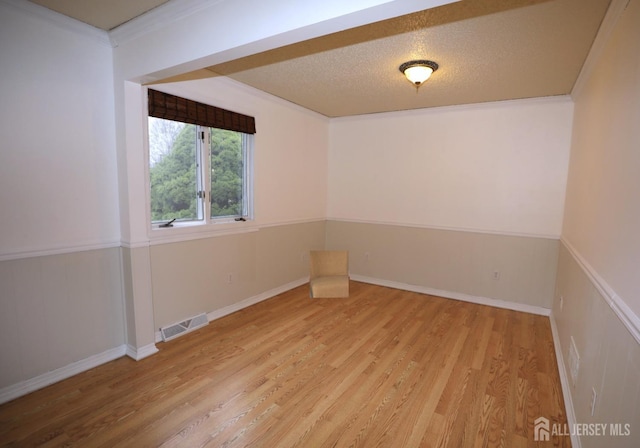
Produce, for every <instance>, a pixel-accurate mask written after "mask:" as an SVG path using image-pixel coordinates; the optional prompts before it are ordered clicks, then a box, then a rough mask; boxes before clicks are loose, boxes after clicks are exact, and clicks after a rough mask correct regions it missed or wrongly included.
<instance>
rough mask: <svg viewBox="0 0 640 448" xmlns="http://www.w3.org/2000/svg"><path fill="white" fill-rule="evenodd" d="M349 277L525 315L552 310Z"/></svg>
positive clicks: (404, 284) (352, 275) (545, 312)
mask: <svg viewBox="0 0 640 448" xmlns="http://www.w3.org/2000/svg"><path fill="white" fill-rule="evenodd" d="M349 277H351V279H352V280H355V281H357V282H363V283H371V284H373V285H379V286H387V287H389V288H395V289H402V290H405V291H411V292H418V293H421V294H429V295H431V296H438V297H444V298H446V299H454V300H461V301H463V302H470V303H477V304H479V305H488V306H493V307H496V308H503V309H507V310H513V311H521V312H523V313H530V314H537V315H540V316H549V315H550V314H551V310H550V309H549V308H543V307H541V306H535V305H528V304H526V303H517V302H507V301H506V300H500V299H492V298H489V297H480V296H472V295H469V294H463V293H459V292H452V291H443V290H440V289H434V288H429V287H427V286H420V285H410V284H408V283H401V282H395V281H392V280H382V279H378V278H372V277H365V276H363V275H356V274H349Z"/></svg>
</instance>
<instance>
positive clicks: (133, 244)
mask: <svg viewBox="0 0 640 448" xmlns="http://www.w3.org/2000/svg"><path fill="white" fill-rule="evenodd" d="M120 246H121V247H123V248H125V249H140V248H141V247H149V246H150V243H149V240H142V241H122V242H120Z"/></svg>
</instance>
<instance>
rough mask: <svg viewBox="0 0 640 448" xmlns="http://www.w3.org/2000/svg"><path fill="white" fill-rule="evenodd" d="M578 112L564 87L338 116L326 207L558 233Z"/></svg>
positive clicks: (343, 216)
mask: <svg viewBox="0 0 640 448" xmlns="http://www.w3.org/2000/svg"><path fill="white" fill-rule="evenodd" d="M426 89H427V90H423V91H421V92H420V93H419V94H421V95H425V94H428V93H429V92H428V86H427V87H426ZM572 112H573V105H572V103H571V101H570V100H568V99H567V98H564V97H562V98H555V99H537V100H523V101H508V102H500V103H489V104H480V105H472V106H455V107H446V108H436V109H427V110H418V111H411V112H399V113H388V114H378V115H367V116H359V117H352V118H344V119H335V120H332V122H331V126H330V150H329V178H330V182H329V207H328V216H329V218H330V219H338V220H356V221H367V222H377V223H394V224H410V225H417V226H427V227H438V228H447V229H466V230H474V231H485V232H496V233H506V234H521V235H533V236H544V237H556V238H557V237H558V236H559V235H560V229H561V226H562V212H563V207H564V193H565V183H566V173H567V164H568V159H569V147H570V138H571V131H570V130H571V120H572Z"/></svg>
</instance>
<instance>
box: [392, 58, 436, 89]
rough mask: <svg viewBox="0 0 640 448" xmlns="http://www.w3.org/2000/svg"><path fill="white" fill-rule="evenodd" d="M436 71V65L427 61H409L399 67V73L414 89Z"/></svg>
mask: <svg viewBox="0 0 640 448" xmlns="http://www.w3.org/2000/svg"><path fill="white" fill-rule="evenodd" d="M436 70H438V64H436V63H435V62H433V61H427V60H417V61H409V62H405V63H404V64H402V65H401V66H400V71H401V72H402V73H403V74H404V76H406V77H407V79H408V80H409V82H411V84H413V85H414V86H416V88H417V87H420V86H421V85H422V83H423V82H425V81H426V80H427V79H429V77H430V76H431V74H432V73H433V72H435V71H436Z"/></svg>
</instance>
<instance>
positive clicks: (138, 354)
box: [126, 344, 158, 361]
mask: <svg viewBox="0 0 640 448" xmlns="http://www.w3.org/2000/svg"><path fill="white" fill-rule="evenodd" d="M154 353H158V348H157V347H156V345H155V344H148V345H145V346H144V347H140V348H135V347H134V346H132V345H129V344H127V353H126V354H127V356H128V357H129V358H133V359H135V360H136V361H140V360H141V359H144V358H146V357H147V356H151V355H153V354H154Z"/></svg>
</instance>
